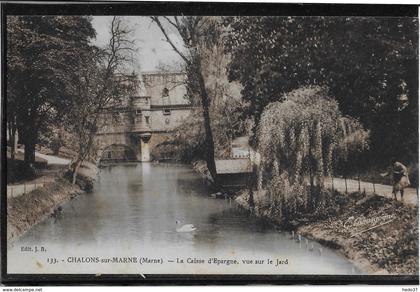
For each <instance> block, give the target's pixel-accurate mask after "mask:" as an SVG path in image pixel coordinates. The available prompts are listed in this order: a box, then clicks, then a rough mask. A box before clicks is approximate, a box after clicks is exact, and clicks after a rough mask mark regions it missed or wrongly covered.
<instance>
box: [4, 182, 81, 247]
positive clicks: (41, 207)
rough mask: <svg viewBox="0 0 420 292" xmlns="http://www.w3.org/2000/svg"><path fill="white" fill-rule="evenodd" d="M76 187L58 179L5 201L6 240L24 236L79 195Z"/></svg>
mask: <svg viewBox="0 0 420 292" xmlns="http://www.w3.org/2000/svg"><path fill="white" fill-rule="evenodd" d="M81 192H82V191H81V190H80V187H79V186H78V185H72V184H71V183H70V182H68V181H66V180H64V179H60V178H58V179H57V180H56V181H55V182H54V183H52V184H49V185H47V186H44V187H42V188H38V189H36V190H34V191H32V192H29V193H26V194H24V195H22V196H20V197H16V198H8V199H7V240H8V241H10V240H13V239H16V238H17V237H19V236H21V235H22V234H24V233H25V232H26V231H28V230H29V229H30V228H31V227H32V226H34V225H36V224H38V223H39V222H41V221H42V220H44V219H45V218H46V217H48V216H50V215H51V214H53V213H54V211H55V210H56V209H57V208H58V207H59V206H61V205H62V204H64V203H65V202H66V201H67V200H69V199H71V198H73V197H74V196H77V195H79V194H80V193H81Z"/></svg>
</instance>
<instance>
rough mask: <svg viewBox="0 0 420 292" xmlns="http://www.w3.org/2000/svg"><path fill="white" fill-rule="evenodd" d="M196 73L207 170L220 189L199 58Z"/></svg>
mask: <svg viewBox="0 0 420 292" xmlns="http://www.w3.org/2000/svg"><path fill="white" fill-rule="evenodd" d="M194 63H195V67H196V68H195V69H196V70H195V71H196V74H197V78H198V83H199V87H200V95H201V104H202V107H203V118H204V130H205V136H206V137H205V141H206V142H205V143H206V151H205V153H206V163H207V168H208V170H209V172H210V175H211V177H212V179H213V182H214V184H215V185H216V187H220V184H219V179H218V177H217V172H216V163H215V161H214V140H213V132H212V130H211V124H210V113H209V103H210V101H209V96H208V93H207V89H206V85H205V82H204V77H203V74H202V72H201V61H200V58H199V57H198V56H196V57H195V62H194Z"/></svg>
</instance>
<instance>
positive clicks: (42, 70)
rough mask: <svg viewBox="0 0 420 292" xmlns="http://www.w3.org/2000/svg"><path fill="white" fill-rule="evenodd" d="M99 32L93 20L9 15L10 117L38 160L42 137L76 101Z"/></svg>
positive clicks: (30, 154)
mask: <svg viewBox="0 0 420 292" xmlns="http://www.w3.org/2000/svg"><path fill="white" fill-rule="evenodd" d="M94 36H95V31H94V29H93V27H92V25H91V23H90V18H89V17H81V16H8V17H7V56H6V59H7V76H6V78H7V114H8V123H9V126H14V127H16V128H17V129H18V133H19V138H20V140H21V142H22V143H23V144H24V145H25V163H26V165H28V166H29V164H30V163H32V162H34V159H35V144H36V143H37V142H38V137H39V133H40V132H41V131H42V130H43V129H45V128H46V127H47V126H48V125H49V124H50V123H52V122H57V121H60V120H61V117H62V116H63V113H65V112H66V111H67V106H68V105H69V104H70V103H71V91H72V87H73V84H72V82H71V81H72V79H74V78H75V76H76V75H77V73H78V72H77V70H75V68H79V67H80V66H81V62H82V61H83V58H81V57H80V56H83V55H84V54H85V53H86V52H88V51H89V50H90V44H89V41H90V39H91V38H93V37H94Z"/></svg>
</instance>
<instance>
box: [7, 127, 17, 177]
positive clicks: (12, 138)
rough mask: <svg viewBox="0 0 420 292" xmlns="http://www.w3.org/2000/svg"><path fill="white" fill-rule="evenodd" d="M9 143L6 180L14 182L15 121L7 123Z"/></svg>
mask: <svg viewBox="0 0 420 292" xmlns="http://www.w3.org/2000/svg"><path fill="white" fill-rule="evenodd" d="M8 126H9V141H10V161H9V165H8V173H9V175H8V178H9V179H10V180H11V181H12V182H13V181H14V180H15V158H16V124H15V121H14V120H13V119H12V121H10V122H9V124H8Z"/></svg>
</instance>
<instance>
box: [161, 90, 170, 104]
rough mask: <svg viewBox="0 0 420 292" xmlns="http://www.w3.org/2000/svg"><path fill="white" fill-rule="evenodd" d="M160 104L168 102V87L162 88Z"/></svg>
mask: <svg viewBox="0 0 420 292" xmlns="http://www.w3.org/2000/svg"><path fill="white" fill-rule="evenodd" d="M162 104H170V101H169V89H168V88H166V87H165V88H164V89H163V90H162Z"/></svg>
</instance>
